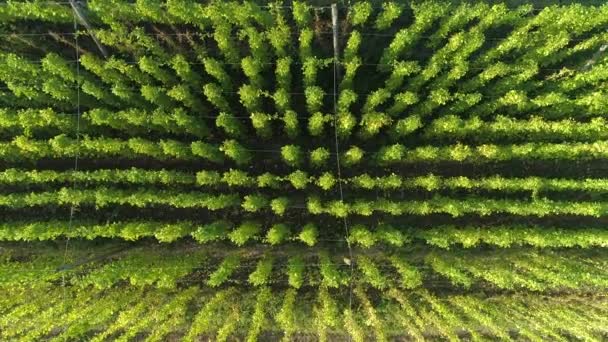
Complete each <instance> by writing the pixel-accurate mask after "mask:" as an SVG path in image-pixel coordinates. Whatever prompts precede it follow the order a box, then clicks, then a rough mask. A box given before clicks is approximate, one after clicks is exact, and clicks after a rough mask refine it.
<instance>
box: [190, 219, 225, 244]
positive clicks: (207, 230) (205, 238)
mask: <svg viewBox="0 0 608 342" xmlns="http://www.w3.org/2000/svg"><path fill="white" fill-rule="evenodd" d="M231 226H232V225H231V224H230V222H228V221H216V222H213V223H210V224H206V225H203V226H201V227H199V228H198V229H197V230H195V231H193V232H192V233H191V235H192V237H193V238H194V239H195V240H196V241H197V242H199V243H206V242H210V241H216V240H219V239H224V238H225V237H226V235H227V234H228V231H229V230H230V227H231Z"/></svg>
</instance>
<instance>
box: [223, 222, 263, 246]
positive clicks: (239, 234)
mask: <svg viewBox="0 0 608 342" xmlns="http://www.w3.org/2000/svg"><path fill="white" fill-rule="evenodd" d="M261 231H262V226H260V224H258V223H256V222H253V221H245V222H243V223H242V224H241V225H240V226H238V227H236V229H235V230H233V231H231V232H230V233H229V234H228V238H229V239H230V241H232V243H234V244H235V245H237V246H242V245H244V244H245V243H246V242H247V241H249V240H251V239H253V238H255V237H256V236H257V235H258V234H259V233H260V232H261Z"/></svg>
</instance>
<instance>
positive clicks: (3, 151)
mask: <svg viewBox="0 0 608 342" xmlns="http://www.w3.org/2000/svg"><path fill="white" fill-rule="evenodd" d="M607 144H608V143H607V142H606V141H604V140H598V141H595V142H588V143H587V142H564V143H543V142H530V143H522V144H503V145H495V144H482V145H473V146H472V145H466V144H462V143H457V144H453V145H447V146H433V145H425V146H418V147H413V148H407V147H406V146H405V145H403V144H391V145H385V146H382V147H380V148H379V149H377V150H375V151H365V150H363V149H361V148H360V147H358V146H356V145H351V146H349V147H348V148H345V149H344V150H343V152H341V155H340V158H341V161H342V164H344V166H353V165H357V164H364V163H365V164H369V163H371V164H372V165H380V166H385V165H395V164H400V163H417V162H467V163H473V164H482V163H489V162H496V161H508V160H524V161H549V160H561V161H571V160H601V159H605V158H606V154H607V153H606V151H607V150H608V149H607V148H606V145H607ZM261 153H263V154H264V155H268V154H269V153H271V154H280V157H281V158H282V159H283V161H284V162H285V163H286V164H288V165H289V166H291V167H298V166H301V165H303V164H304V162H305V161H306V159H307V158H306V157H307V155H308V159H309V163H310V164H311V166H313V167H319V166H325V165H327V164H328V163H329V161H330V160H331V155H332V152H330V150H329V149H328V148H327V147H318V148H315V149H313V150H309V151H306V150H305V149H304V148H303V147H300V146H298V145H285V146H283V147H281V149H280V150H278V149H277V150H258V149H255V148H251V147H248V146H247V145H243V144H242V143H240V142H239V141H237V140H235V139H227V140H224V141H223V142H222V143H221V144H216V143H208V142H205V141H200V140H197V141H192V142H190V143H187V142H183V141H179V140H174V139H162V140H160V141H156V140H149V139H144V138H130V139H126V140H125V139H118V138H99V137H97V138H96V137H89V136H84V137H83V138H82V139H76V138H72V137H70V136H68V135H65V134H61V135H57V136H55V137H53V138H50V139H48V140H42V139H31V138H29V137H27V136H17V137H15V138H14V139H13V140H12V141H10V142H2V143H0V156H2V158H3V159H5V160H7V161H9V162H22V161H28V160H40V159H44V158H73V157H75V156H76V155H79V156H81V157H83V158H114V157H119V158H123V159H140V158H152V159H156V160H161V161H164V160H186V161H188V160H200V159H203V160H207V161H209V162H211V163H216V164H221V163H223V162H224V161H230V162H231V163H234V164H236V165H237V166H246V165H249V164H251V163H252V162H253V161H254V157H255V155H257V154H261ZM334 153H335V152H334ZM370 157H371V158H370Z"/></svg>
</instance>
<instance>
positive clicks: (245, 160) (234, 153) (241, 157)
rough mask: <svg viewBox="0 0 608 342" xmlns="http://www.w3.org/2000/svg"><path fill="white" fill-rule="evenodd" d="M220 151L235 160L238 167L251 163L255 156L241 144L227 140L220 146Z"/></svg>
mask: <svg viewBox="0 0 608 342" xmlns="http://www.w3.org/2000/svg"><path fill="white" fill-rule="evenodd" d="M219 150H220V151H222V152H224V154H225V155H226V156H228V157H229V158H231V159H232V160H234V161H235V162H236V163H237V165H246V164H249V163H250V162H251V159H253V156H252V155H251V152H249V151H248V150H247V149H245V147H243V146H242V145H241V144H239V143H238V142H237V141H236V140H226V141H224V143H223V144H222V146H220V148H219Z"/></svg>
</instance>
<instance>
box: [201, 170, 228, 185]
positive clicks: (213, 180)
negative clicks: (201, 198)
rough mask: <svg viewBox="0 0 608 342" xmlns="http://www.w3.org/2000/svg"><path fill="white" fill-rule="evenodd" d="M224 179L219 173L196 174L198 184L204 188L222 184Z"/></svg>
mask: <svg viewBox="0 0 608 342" xmlns="http://www.w3.org/2000/svg"><path fill="white" fill-rule="evenodd" d="M221 179H222V177H221V176H220V174H219V173H218V172H217V171H207V170H205V171H200V172H197V173H196V184H198V185H202V186H215V185H217V184H219V183H220V180H221Z"/></svg>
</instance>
